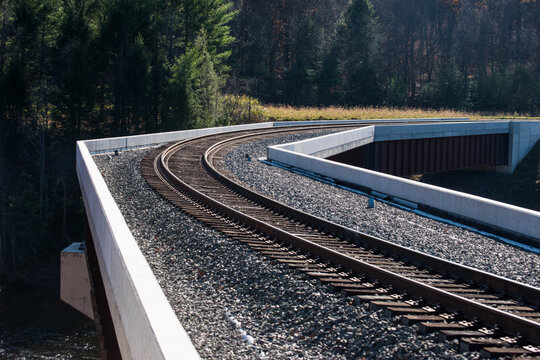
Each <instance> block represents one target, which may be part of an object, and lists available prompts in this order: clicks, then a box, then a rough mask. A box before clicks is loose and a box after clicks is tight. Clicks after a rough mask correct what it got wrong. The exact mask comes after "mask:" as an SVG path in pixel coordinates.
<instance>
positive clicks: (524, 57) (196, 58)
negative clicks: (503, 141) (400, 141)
mask: <svg viewBox="0 0 540 360" xmlns="http://www.w3.org/2000/svg"><path fill="white" fill-rule="evenodd" d="M225 94H235V95H250V96H251V97H254V98H257V99H259V100H260V101H262V102H266V103H279V104H289V105H309V106H325V105H342V106H358V105H376V106H379V105H380V106H399V107H401V106H414V107H425V108H441V107H442V108H453V109H466V110H475V111H507V112H521V113H529V114H533V113H537V111H538V110H539V108H540V0H491V1H487V0H483V1H478V0H408V1H403V0H372V1H371V2H370V1H368V0H351V1H348V0H309V1H307V0H270V1H260V0H235V1H234V2H228V1H227V0H2V1H1V2H0V271H1V270H10V271H11V270H17V269H20V268H24V267H25V266H28V265H30V264H34V263H35V262H36V260H37V259H39V258H40V257H42V254H45V253H50V254H54V256H56V254H57V251H58V249H60V248H61V247H62V246H64V244H67V243H69V242H72V241H77V240H80V239H81V236H82V219H83V214H82V211H83V210H82V203H81V199H80V194H79V192H78V184H77V181H76V176H75V173H74V155H75V141H76V140H77V139H86V138H92V137H107V136H115V135H127V134H136V133H147V132H157V131H165V130H173V129H175V130H176V129H186V128H192V127H206V126H216V125H223V124H229V123H231V122H236V121H238V120H237V119H236V118H234V116H235V115H234V114H235V113H234V112H232V111H228V110H227V109H228V108H227V106H229V107H230V106H231V99H237V98H232V97H231V96H229V97H226V96H224V95H225ZM240 99H244V100H245V99H248V100H247V102H248V103H249V104H250V105H251V104H252V100H251V99H250V98H246V97H243V98H240ZM244 100H242V101H244ZM253 101H254V102H255V103H256V101H257V100H253ZM244 102H245V101H244ZM236 105H237V103H236V100H233V101H232V106H233V107H234V106H236ZM254 118H256V119H257V120H264V115H263V114H260V113H253V114H252V113H251V106H249V117H248V119H249V120H253V119H254Z"/></svg>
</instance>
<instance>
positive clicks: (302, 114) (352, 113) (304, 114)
mask: <svg viewBox="0 0 540 360" xmlns="http://www.w3.org/2000/svg"><path fill="white" fill-rule="evenodd" d="M262 110H263V112H264V114H265V115H266V117H268V120H270V121H301V120H348V119H401V118H403V119H406V118H441V117H443V118H469V119H471V120H487V119H494V118H497V119H500V118H512V119H516V118H520V119H521V118H529V117H527V116H517V115H516V114H514V115H512V114H503V113H500V114H479V113H472V112H465V111H455V110H426V109H414V108H403V109H400V108H390V107H353V108H344V107H335V106H331V107H327V108H315V107H292V106H285V105H264V106H262Z"/></svg>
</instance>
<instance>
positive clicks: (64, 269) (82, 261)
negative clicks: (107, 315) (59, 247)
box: [60, 242, 94, 320]
mask: <svg viewBox="0 0 540 360" xmlns="http://www.w3.org/2000/svg"><path fill="white" fill-rule="evenodd" d="M60 299H61V300H62V301H64V302H66V303H67V304H69V305H70V306H72V307H73V308H75V309H76V310H78V311H80V312H81V313H83V314H84V315H86V316H88V317H89V318H90V319H92V320H94V309H93V307H92V297H91V295H90V279H89V276H88V264H87V263H86V254H85V250H84V245H83V243H81V242H76V243H73V244H71V245H69V246H68V247H67V248H65V249H64V250H63V251H62V253H61V255H60Z"/></svg>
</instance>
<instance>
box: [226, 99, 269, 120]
mask: <svg viewBox="0 0 540 360" xmlns="http://www.w3.org/2000/svg"><path fill="white" fill-rule="evenodd" d="M221 106H222V116H223V121H222V124H223V125H226V124H230V125H238V124H249V123H257V122H264V121H267V120H268V119H267V116H266V115H265V113H264V110H263V108H262V106H261V104H260V102H259V100H258V99H255V98H252V97H249V96H247V95H233V94H227V95H224V96H223V98H222V101H221Z"/></svg>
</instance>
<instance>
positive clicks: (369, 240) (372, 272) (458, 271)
mask: <svg viewBox="0 0 540 360" xmlns="http://www.w3.org/2000/svg"><path fill="white" fill-rule="evenodd" d="M289 131H290V130H289ZM280 132H287V130H282V131H280ZM264 133H266V132H258V133H257V134H255V135H262V134H264ZM272 133H276V131H273V132H272ZM249 136H254V135H253V134H249V135H242V136H237V137H235V138H232V139H227V140H223V141H221V142H218V143H216V144H214V145H213V146H211V147H210V148H208V149H207V151H206V152H205V154H204V157H203V165H204V167H205V168H206V170H207V171H208V172H209V173H210V174H211V175H212V176H214V177H215V178H216V179H217V180H218V181H220V182H221V183H223V184H224V185H226V186H228V187H230V188H232V189H233V190H234V191H237V192H239V193H241V194H243V195H244V196H246V197H248V198H250V199H252V200H254V201H257V202H259V203H260V204H262V205H263V206H267V207H270V208H273V209H274V210H276V211H279V212H282V213H284V214H286V215H287V216H289V217H291V218H297V219H300V220H301V221H303V222H305V223H307V224H310V225H313V226H316V227H318V228H324V229H325V230H326V231H330V232H332V233H338V234H341V235H342V236H343V237H345V238H347V239H349V240H353V241H355V242H359V243H361V244H363V245H367V246H369V247H372V248H376V249H378V250H380V251H382V252H385V253H387V254H389V255H390V256H393V257H397V258H401V259H403V258H405V259H407V261H411V262H414V263H417V264H421V265H423V266H426V267H428V268H432V269H434V270H436V271H438V272H441V268H442V269H443V272H447V273H450V274H452V275H453V276H458V277H461V278H463V279H467V280H469V281H473V282H475V283H477V284H478V283H479V284H482V285H487V286H490V287H491V288H493V289H495V290H497V291H500V292H506V293H508V294H511V295H512V296H513V297H516V298H519V297H526V298H528V300H529V302H532V303H535V304H536V303H538V301H539V299H540V289H538V288H535V287H531V286H529V285H525V284H520V283H518V282H515V281H512V280H509V279H505V278H502V277H499V276H496V275H493V274H489V273H487V272H484V271H480V270H476V269H472V268H469V267H466V266H463V265H460V264H456V263H453V262H449V261H446V260H443V259H439V258H437V257H434V256H431V255H427V254H423V253H420V252H418V251H415V250H411V249H407V248H404V247H402V246H399V245H396V244H392V243H390V242H388V241H385V240H382V239H378V238H375V237H372V236H369V235H367V234H363V233H360V232H357V231H354V230H352V229H348V228H345V227H343V226H340V225H337V224H335V223H331V222H328V221H326V220H323V219H321V218H318V217H315V216H313V215H310V214H307V213H304V212H301V211H298V210H295V209H292V208H290V207H288V206H286V205H284V204H282V203H279V202H277V201H275V200H273V199H270V198H267V197H265V196H262V195H260V194H257V193H255V192H252V191H250V190H248V189H245V188H243V187H242V186H241V185H240V184H238V183H236V182H234V181H233V180H231V179H229V178H227V177H226V176H224V175H222V174H221V173H219V172H218V171H217V169H215V167H214V166H213V164H212V163H211V158H212V156H213V155H212V154H214V153H215V151H216V150H217V149H219V148H221V147H222V146H223V145H224V144H226V143H230V142H233V141H239V140H241V139H243V138H247V137H249ZM206 137H207V136H204V137H200V138H197V139H189V140H185V141H182V142H179V143H177V144H175V145H173V146H171V147H169V148H168V149H167V150H165V151H164V152H163V153H161V155H160V156H158V157H156V159H155V162H154V168H155V170H156V172H158V173H159V174H160V175H161V176H160V177H162V178H163V179H165V180H166V181H167V182H169V183H170V184H172V185H173V186H175V187H179V188H181V189H183V190H184V191H185V192H186V193H188V194H189V195H190V196H191V197H193V198H196V199H199V201H201V202H202V203H204V204H205V205H206V206H208V207H210V208H212V209H214V210H215V211H217V212H220V213H222V214H223V215H225V216H227V217H230V218H235V219H238V220H239V221H241V222H242V223H244V224H245V225H247V226H249V227H251V228H253V229H256V230H257V231H259V232H261V233H264V234H266V235H268V236H270V237H273V238H277V239H279V240H280V241H283V242H285V243H288V244H290V245H293V246H295V247H297V248H299V249H302V250H303V251H306V252H309V253H311V254H313V255H314V256H320V257H322V258H325V259H328V260H330V261H332V262H335V263H338V264H340V265H343V266H345V267H347V268H349V269H351V270H353V271H355V272H358V273H362V274H365V275H367V276H368V277H372V278H376V279H378V280H380V281H382V282H385V283H387V284H391V285H393V286H395V287H397V288H400V289H403V290H406V291H407V292H409V293H410V294H411V295H414V296H419V297H423V298H424V299H426V300H428V301H430V302H432V303H436V304H441V305H443V306H444V307H446V308H447V309H449V310H453V311H458V312H460V313H461V314H463V315H464V316H465V317H467V318H470V319H479V320H481V321H482V322H484V323H486V324H488V325H496V324H497V325H499V326H501V327H503V328H504V329H505V330H506V331H508V332H510V333H513V334H517V333H520V334H522V335H524V336H526V337H527V339H528V340H529V341H531V342H534V343H540V324H538V323H536V322H534V321H531V320H528V319H525V318H522V317H519V316H517V315H513V314H510V313H507V312H504V311H501V310H498V309H495V308H492V307H490V306H487V305H484V304H481V303H478V302H475V301H473V300H470V299H467V298H464V297H461V296H459V295H456V294H452V293H450V292H448V291H444V290H442V289H438V288H436V287H432V286H429V285H427V284H425V283H422V282H419V281H416V280H414V279H410V278H407V277H405V276H401V275H399V274H396V273H393V272H391V271H388V270H384V269H380V268H378V267H376V266H374V265H371V264H369V263H366V262H364V261H361V260H358V259H355V258H352V257H350V256H348V255H345V254H342V253H340V252H338V251H335V250H332V249H329V248H327V247H325V246H322V245H319V244H316V243H314V242H312V241H309V240H306V239H303V238H301V237H299V236H296V235H294V234H290V233H289V232H287V231H284V230H282V229H279V228H277V227H275V226H273V225H271V224H267V223H265V222H263V221H260V220H258V219H256V218H254V217H251V216H249V215H247V214H244V213H242V212H240V211H238V210H235V209H233V208H231V207H229V206H227V205H225V204H223V203H221V202H219V201H217V200H214V199H212V198H211V197H209V196H207V195H206V194H203V193H202V192H200V191H198V190H196V189H195V188H193V187H191V186H190V185H188V184H187V183H185V182H184V181H182V180H181V179H179V178H178V177H177V176H176V175H174V174H173V173H172V172H171V171H170V170H169V168H168V160H169V158H170V156H171V155H172V154H174V152H175V151H176V149H177V148H179V147H180V146H182V145H184V144H185V143H187V142H191V141H198V140H201V139H202V138H206Z"/></svg>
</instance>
